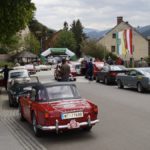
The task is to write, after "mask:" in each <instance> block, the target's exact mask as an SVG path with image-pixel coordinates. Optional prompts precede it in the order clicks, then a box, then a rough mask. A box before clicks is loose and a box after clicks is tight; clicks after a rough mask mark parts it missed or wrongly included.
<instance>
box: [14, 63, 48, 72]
mask: <svg viewBox="0 0 150 150" xmlns="http://www.w3.org/2000/svg"><path fill="white" fill-rule="evenodd" d="M13 69H15V70H17V69H26V70H28V72H29V73H30V74H36V72H39V71H47V70H51V66H50V65H44V64H40V65H38V64H25V65H24V66H16V67H14V68H13Z"/></svg>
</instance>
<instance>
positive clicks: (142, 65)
mask: <svg viewBox="0 0 150 150" xmlns="http://www.w3.org/2000/svg"><path fill="white" fill-rule="evenodd" d="M138 67H148V64H147V62H146V61H145V60H144V58H143V57H141V59H140V61H139V62H138Z"/></svg>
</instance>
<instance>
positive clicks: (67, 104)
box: [43, 99, 91, 112]
mask: <svg viewBox="0 0 150 150" xmlns="http://www.w3.org/2000/svg"><path fill="white" fill-rule="evenodd" d="M43 106H44V107H45V108H46V109H47V110H48V111H49V110H52V109H53V110H54V111H59V112H70V111H79V110H84V109H90V108H91V105H90V104H89V103H88V101H87V100H85V99H78V100H77V99H72V100H60V101H54V102H48V103H44V104H43Z"/></svg>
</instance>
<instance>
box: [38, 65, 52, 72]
mask: <svg viewBox="0 0 150 150" xmlns="http://www.w3.org/2000/svg"><path fill="white" fill-rule="evenodd" d="M39 66H40V69H41V70H43V71H47V70H49V69H50V68H49V66H48V65H39Z"/></svg>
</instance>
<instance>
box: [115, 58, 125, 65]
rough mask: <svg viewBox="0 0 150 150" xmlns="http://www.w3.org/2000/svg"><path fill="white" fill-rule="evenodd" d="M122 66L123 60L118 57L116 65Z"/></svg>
mask: <svg viewBox="0 0 150 150" xmlns="http://www.w3.org/2000/svg"><path fill="white" fill-rule="evenodd" d="M123 64H124V63H123V60H122V59H121V58H120V57H118V58H117V60H116V65H123Z"/></svg>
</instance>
